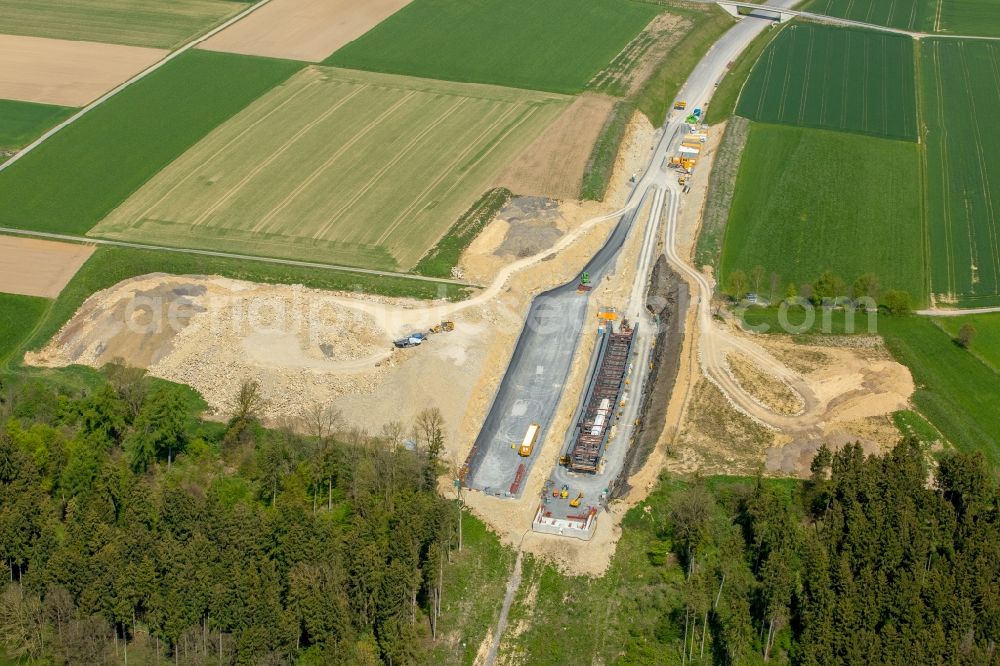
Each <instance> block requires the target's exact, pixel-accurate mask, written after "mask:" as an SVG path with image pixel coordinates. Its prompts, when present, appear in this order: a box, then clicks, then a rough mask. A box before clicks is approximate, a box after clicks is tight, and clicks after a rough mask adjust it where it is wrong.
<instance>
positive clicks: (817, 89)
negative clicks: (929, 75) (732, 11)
mask: <svg viewBox="0 0 1000 666" xmlns="http://www.w3.org/2000/svg"><path fill="white" fill-rule="evenodd" d="M914 72H915V59H914V50H913V40H912V39H910V38H909V37H906V36H903V35H894V34H888V33H881V32H875V31H872V30H859V29H854V28H841V27H833V26H827V25H817V24H811V23H804V24H800V23H795V24H792V25H790V26H788V27H787V28H785V29H783V30H782V31H781V33H779V34H778V37H777V38H776V39H775V40H774V41H772V42H771V43H770V44H769V45H768V47H767V49H766V50H765V51H764V53H763V55H762V56H761V57H760V59H759V60H758V61H757V64H756V65H755V66H754V68H753V72H751V74H750V78H749V80H747V83H746V86H745V87H744V88H743V92H742V94H741V95H740V99H739V104H738V105H737V107H736V112H737V113H738V114H740V115H741V116H743V117H745V118H749V119H751V120H760V121H763V122H768V123H784V124H788V125H796V126H799V127H816V128H821V129H834V130H845V131H851V132H858V133H861V134H867V135H871V136H879V137H888V138H894V139H906V140H909V141H916V139H917V101H916V78H915V73H914ZM871 152H872V150H866V151H863V152H862V153H860V154H859V155H858V156H857V157H856V158H855V159H853V160H851V166H853V165H854V164H855V163H856V162H858V161H861V160H862V159H864V157H866V156H867V155H869V154H870V153H871Z"/></svg>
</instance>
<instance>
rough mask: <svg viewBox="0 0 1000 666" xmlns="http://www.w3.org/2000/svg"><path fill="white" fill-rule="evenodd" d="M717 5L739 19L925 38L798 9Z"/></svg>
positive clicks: (729, 1) (733, 0)
mask: <svg viewBox="0 0 1000 666" xmlns="http://www.w3.org/2000/svg"><path fill="white" fill-rule="evenodd" d="M715 4H717V5H719V6H720V7H722V9H723V10H725V11H726V12H728V13H729V14H731V15H732V16H734V17H736V18H738V19H741V18H744V17H747V16H752V17H754V18H763V19H771V20H772V21H777V22H779V23H785V22H787V21H791V20H792V19H794V18H803V19H807V20H809V21H816V22H819V23H830V24H833V25H843V26H848V27H852V28H866V29H868V30H879V31H881V32H892V33H896V34H898V35H908V36H910V37H922V36H924V35H923V33H919V32H911V31H909V30H902V29H900V28H890V27H888V26H884V25H875V24H874V23H865V22H863V21H853V20H851V19H845V18H839V17H836V16H827V15H826V14H814V13H812V12H803V11H799V10H796V9H785V8H783V7H775V6H773V5H761V4H757V3H753V2H740V1H739V0H716V2H715Z"/></svg>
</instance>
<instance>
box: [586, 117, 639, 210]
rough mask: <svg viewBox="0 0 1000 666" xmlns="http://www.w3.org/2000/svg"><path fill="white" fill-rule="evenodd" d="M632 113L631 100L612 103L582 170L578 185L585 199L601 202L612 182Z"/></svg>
mask: <svg viewBox="0 0 1000 666" xmlns="http://www.w3.org/2000/svg"><path fill="white" fill-rule="evenodd" d="M634 112H635V106H634V105H633V104H631V103H630V102H626V101H619V102H616V103H615V107H614V109H612V110H611V115H609V116H608V119H607V120H606V121H605V123H604V127H603V128H602V129H601V133H600V135H599V136H598V137H597V142H596V143H594V150H593V151H592V152H591V153H590V160H589V161H588V162H587V168H586V169H585V170H584V172H583V185H581V187H580V198H581V199H584V200H586V201H603V200H604V194H605V193H606V192H607V191H608V185H609V184H610V182H611V174H612V173H613V172H614V170H615V159H616V158H617V157H618V148H619V147H620V146H621V143H622V139H623V138H624V137H625V130H626V128H628V121H629V119H630V118H631V117H632V114H633V113H634Z"/></svg>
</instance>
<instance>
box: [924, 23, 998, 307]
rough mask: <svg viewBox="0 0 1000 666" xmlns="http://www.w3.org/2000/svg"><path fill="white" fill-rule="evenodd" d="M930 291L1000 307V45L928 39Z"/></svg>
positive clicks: (963, 301) (951, 300)
mask: <svg viewBox="0 0 1000 666" xmlns="http://www.w3.org/2000/svg"><path fill="white" fill-rule="evenodd" d="M921 91H922V102H923V109H924V124H925V126H926V135H925V137H924V142H925V143H926V146H927V157H926V159H927V167H926V171H927V194H926V197H927V217H928V228H929V235H930V248H931V291H932V293H933V294H934V298H935V300H936V301H937V302H939V303H942V302H943V303H957V304H959V305H963V306H968V307H978V306H988V305H1000V161H998V160H997V155H1000V132H997V127H998V126H1000V44H997V43H994V42H983V41H978V40H969V41H965V40H961V41H959V40H943V39H942V40H923V41H922V42H921Z"/></svg>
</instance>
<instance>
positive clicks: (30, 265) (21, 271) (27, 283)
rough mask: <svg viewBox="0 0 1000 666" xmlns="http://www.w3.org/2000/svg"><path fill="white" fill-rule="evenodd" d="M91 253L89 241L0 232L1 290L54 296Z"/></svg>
mask: <svg viewBox="0 0 1000 666" xmlns="http://www.w3.org/2000/svg"><path fill="white" fill-rule="evenodd" d="M93 253H94V247H93V246H92V245H77V244H71V243H53V242H52V241H44V240H36V239H34V238H19V237H16V236H0V291H2V292H4V293H7V294H23V295H25V296H43V297H45V298H55V297H56V296H58V295H59V292H61V291H62V290H63V287H65V286H66V283H67V282H69V281H70V279H71V278H72V277H73V276H74V275H76V272H77V271H78V270H80V266H83V263H84V262H85V261H87V259H89V258H90V255H91V254H93Z"/></svg>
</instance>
